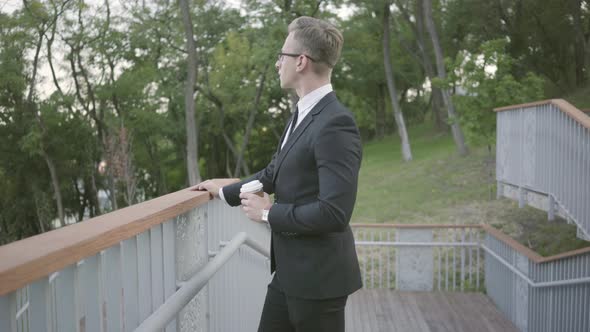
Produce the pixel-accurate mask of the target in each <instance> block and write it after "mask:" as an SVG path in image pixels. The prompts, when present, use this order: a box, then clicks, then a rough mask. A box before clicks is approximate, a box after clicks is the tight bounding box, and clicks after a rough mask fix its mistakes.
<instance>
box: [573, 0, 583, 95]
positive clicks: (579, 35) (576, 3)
mask: <svg viewBox="0 0 590 332" xmlns="http://www.w3.org/2000/svg"><path fill="white" fill-rule="evenodd" d="M570 3H571V8H572V14H573V18H574V33H575V38H576V42H575V43H574V52H575V55H574V56H575V57H574V59H575V66H576V69H575V73H576V86H577V87H583V86H584V84H585V83H586V75H585V72H584V68H585V67H586V40H585V38H584V28H583V27H582V1H581V0H570Z"/></svg>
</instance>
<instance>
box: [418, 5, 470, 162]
mask: <svg viewBox="0 0 590 332" xmlns="http://www.w3.org/2000/svg"><path fill="white" fill-rule="evenodd" d="M422 5H423V11H424V22H425V23H426V28H427V29H428V33H429V34H430V39H431V40H432V47H433V48H434V56H435V59H436V69H437V72H438V77H439V78H440V79H442V80H446V79H447V71H446V69H445V64H444V60H443V53H442V49H441V46H440V42H439V39H438V34H437V32H436V28H435V27H434V19H433V17H432V0H422ZM441 93H442V99H443V103H444V104H445V105H446V107H447V113H448V116H449V120H450V121H451V131H452V133H453V139H454V140H455V144H456V145H457V150H458V152H459V154H460V155H461V156H465V155H467V154H468V153H469V151H468V149H467V146H466V145H465V138H464V137H463V132H462V131H461V127H460V126H459V123H458V121H457V116H456V114H455V106H454V105H453V101H452V100H451V96H450V93H449V90H448V89H445V88H443V89H441Z"/></svg>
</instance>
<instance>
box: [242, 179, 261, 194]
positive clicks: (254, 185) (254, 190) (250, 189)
mask: <svg viewBox="0 0 590 332" xmlns="http://www.w3.org/2000/svg"><path fill="white" fill-rule="evenodd" d="M262 187H263V186H262V183H261V182H260V181H258V180H254V181H250V182H248V183H244V184H243V185H242V187H241V188H240V192H241V193H251V194H256V195H258V196H260V197H264V191H262Z"/></svg>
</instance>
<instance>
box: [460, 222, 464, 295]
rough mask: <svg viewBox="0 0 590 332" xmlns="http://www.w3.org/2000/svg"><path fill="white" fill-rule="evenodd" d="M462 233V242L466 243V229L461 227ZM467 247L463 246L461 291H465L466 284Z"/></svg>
mask: <svg viewBox="0 0 590 332" xmlns="http://www.w3.org/2000/svg"><path fill="white" fill-rule="evenodd" d="M460 233H461V243H465V229H464V228H461V229H460ZM464 281H465V247H461V280H460V281H459V282H460V283H461V288H460V289H461V291H463V289H464V286H465V285H464V284H465V282H464Z"/></svg>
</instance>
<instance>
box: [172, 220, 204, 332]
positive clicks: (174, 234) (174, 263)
mask: <svg viewBox="0 0 590 332" xmlns="http://www.w3.org/2000/svg"><path fill="white" fill-rule="evenodd" d="M175 225H176V218H174V219H172V220H169V221H167V222H165V223H164V224H162V266H163V278H164V279H163V282H164V299H168V298H169V297H170V296H172V294H174V293H175V292H176V250H175V241H174V240H175V236H176V231H175ZM207 289H209V286H208V287H207ZM209 310H210V309H209ZM207 330H208V329H207ZM166 332H176V319H174V320H172V321H171V322H170V323H169V324H168V326H166Z"/></svg>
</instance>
